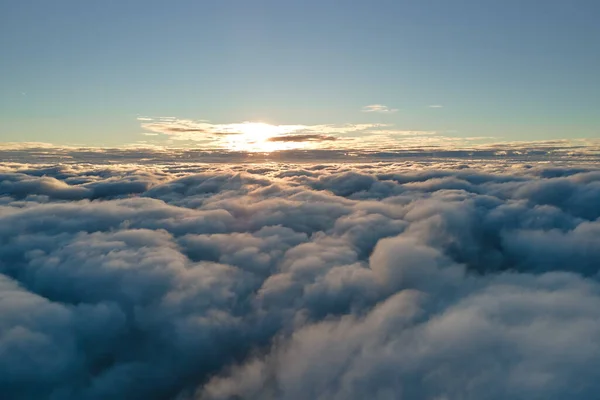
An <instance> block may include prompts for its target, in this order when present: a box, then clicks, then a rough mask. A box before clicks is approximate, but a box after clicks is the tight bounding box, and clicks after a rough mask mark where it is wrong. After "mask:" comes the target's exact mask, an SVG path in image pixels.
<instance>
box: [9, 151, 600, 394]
mask: <svg viewBox="0 0 600 400" xmlns="http://www.w3.org/2000/svg"><path fill="white" fill-rule="evenodd" d="M557 165H558V164H556V165H554V166H550V165H549V164H543V163H531V164H524V163H521V162H519V163H516V162H508V161H506V160H504V161H502V160H495V161H481V162H476V163H475V162H473V163H469V164H466V163H465V161H464V160H463V161H452V160H445V161H441V162H440V161H433V160H430V161H403V162H396V163H370V164H316V163H312V164H309V163H305V164H295V165H292V164H272V163H271V164H247V165H241V164H229V165H226V164H214V165H207V164H169V165H165V166H161V167H158V166H149V165H133V164H119V163H115V164H113V165H108V166H107V165H96V164H93V163H92V164H85V165H83V164H81V165H75V164H73V165H70V164H60V165H29V164H25V163H12V164H11V163H5V164H3V165H0V393H2V397H3V398H7V399H15V400H20V399H52V400H59V399H60V400H63V399H64V400H75V399H84V400H87V399H109V398H110V399H131V400H135V399H144V400H147V399H157V400H158V399H161V400H162V399H177V400H191V399H196V400H225V399H266V400H269V399H286V400H287V399H290V400H291V399H293V400H296V399H298V400H300V399H323V400H325V399H340V400H341V399H350V400H353V399H357V400H358V399H365V398H371V399H377V400H387V399H431V400H434V399H435V400H442V399H444V400H446V399H448V400H450V399H565V398H569V399H589V398H594V397H597V393H598V391H599V390H600V283H599V282H598V272H599V270H600V168H597V167H596V166H595V165H593V164H590V165H585V164H583V165H578V166H576V165H571V164H569V163H563V164H561V165H559V166H557Z"/></svg>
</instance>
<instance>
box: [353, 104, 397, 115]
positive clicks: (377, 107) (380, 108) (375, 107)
mask: <svg viewBox="0 0 600 400" xmlns="http://www.w3.org/2000/svg"><path fill="white" fill-rule="evenodd" d="M361 111H362V112H367V113H380V114H392V113H396V112H398V109H397V108H390V107H388V106H386V105H383V104H370V105H368V106H364V107H363V108H362V110H361Z"/></svg>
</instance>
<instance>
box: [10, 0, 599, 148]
mask: <svg viewBox="0 0 600 400" xmlns="http://www.w3.org/2000/svg"><path fill="white" fill-rule="evenodd" d="M599 13H600V3H599V2H598V1H595V0H575V1H564V0H548V1H543V2H542V1H534V0H507V1H495V0H483V1H482V0H458V1H449V0H428V1H421V0H419V1H416V0H413V1H406V0H394V1H393V0H375V1H368V2H354V1H321V0H319V1H317V0H306V1H274V0H272V1H263V0H260V1H259V0H257V1H248V0H226V1H193V0H178V1H172V2H171V1H169V2H167V1H157V0H144V1H141V0H129V1H99V2H89V1H86V2H83V1H75V0H60V1H32V0H20V1H14V0H12V1H11V0H3V1H0V54H1V61H0V71H1V73H0V121H1V124H0V141H1V142H45V143H51V144H61V145H65V144H73V145H95V146H103V145H106V146H118V145H122V144H131V143H146V144H157V145H171V146H196V147H206V148H211V147H215V146H216V147H224V148H227V149H246V150H256V149H260V150H267V151H268V150H278V149H288V148H299V147H307V148H315V147H327V148H331V147H335V146H337V147H340V146H342V147H344V146H348V147H352V146H354V147H355V146H357V145H358V144H357V143H358V142H359V139H360V138H363V139H364V141H363V142H362V145H363V146H370V145H373V144H374V143H382V140H383V139H385V140H384V142H385V143H389V142H393V143H395V144H396V145H398V146H402V144H403V143H405V142H406V143H418V142H419V141H422V140H424V139H425V138H426V139H427V140H429V142H435V141H436V140H437V139H441V140H446V142H448V140H450V141H452V140H454V141H460V140H465V141H466V142H468V141H488V142H489V141H493V142H501V141H513V140H547V139H557V138H566V139H571V138H594V137H598V136H600V117H599V115H600V114H599V113H598V111H599V108H600V78H599V76H598V71H599V70H600V41H599V40H598V38H599V37H600V25H599V24H598V23H597V16H598V15H599ZM357 125H358V128H357ZM223 133H226V134H223ZM290 135H292V136H294V137H293V138H291V139H290V138H288V139H289V141H288V139H286V138H285V137H287V136H290ZM281 136H284V137H283V138H282V137H281ZM290 137H291V136H290ZM357 138H359V139H357ZM448 138H450V139H448ZM473 138H475V139H473ZM339 139H342V141H339ZM344 141H345V142H344ZM466 142H465V143H466ZM257 143H258V144H257Z"/></svg>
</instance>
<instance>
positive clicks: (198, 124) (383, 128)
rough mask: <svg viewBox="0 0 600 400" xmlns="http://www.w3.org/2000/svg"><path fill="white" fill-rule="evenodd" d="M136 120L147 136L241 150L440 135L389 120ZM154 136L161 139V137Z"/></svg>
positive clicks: (384, 143) (377, 145)
mask: <svg viewBox="0 0 600 400" xmlns="http://www.w3.org/2000/svg"><path fill="white" fill-rule="evenodd" d="M138 120H139V121H140V123H141V127H142V128H143V129H145V130H146V131H147V132H145V133H144V134H145V135H146V136H148V135H152V134H158V135H159V136H160V135H165V136H166V137H167V138H168V140H169V141H173V140H175V141H191V142H195V143H198V144H200V143H202V146H206V147H207V148H214V149H224V150H229V151H242V152H264V153H269V152H274V151H281V150H298V149H306V150H313V149H335V148H338V147H339V146H341V145H343V146H345V147H348V148H370V149H381V148H389V146H392V147H394V146H398V145H399V144H400V143H403V144H407V142H409V141H411V140H410V138H413V139H417V138H419V139H420V138H422V137H424V136H433V137H439V136H438V134H437V132H434V131H407V130H396V129H393V126H392V125H390V124H381V123H362V124H319V125H276V124H269V123H266V122H262V121H246V122H241V123H230V124H213V123H211V122H209V121H207V120H196V121H194V120H188V119H177V118H174V117H168V118H167V117H158V118H149V117H140V118H138ZM157 139H158V140H161V138H160V137H158V138H157ZM163 139H164V136H163ZM413 141H414V140H413ZM419 141H420V140H419Z"/></svg>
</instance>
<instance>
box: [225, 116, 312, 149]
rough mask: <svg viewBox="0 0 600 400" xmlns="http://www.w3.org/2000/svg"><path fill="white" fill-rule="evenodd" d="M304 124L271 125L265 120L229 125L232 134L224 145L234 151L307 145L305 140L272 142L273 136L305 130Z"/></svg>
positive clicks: (228, 128) (291, 147)
mask: <svg viewBox="0 0 600 400" xmlns="http://www.w3.org/2000/svg"><path fill="white" fill-rule="evenodd" d="M304 128H305V127H304V126H303V125H271V124H267V123H264V122H244V123H241V124H229V125H227V128H226V129H227V132H230V133H232V134H230V135H227V136H226V137H225V138H224V145H225V147H227V148H228V149H229V150H233V151H248V152H265V153H268V152H272V151H278V150H291V149H300V148H305V147H307V143H305V142H271V141H269V140H270V139H272V138H275V137H278V136H281V135H287V134H290V133H294V132H298V131H301V130H303V129H304Z"/></svg>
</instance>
